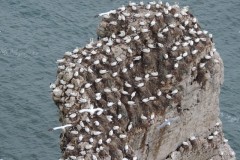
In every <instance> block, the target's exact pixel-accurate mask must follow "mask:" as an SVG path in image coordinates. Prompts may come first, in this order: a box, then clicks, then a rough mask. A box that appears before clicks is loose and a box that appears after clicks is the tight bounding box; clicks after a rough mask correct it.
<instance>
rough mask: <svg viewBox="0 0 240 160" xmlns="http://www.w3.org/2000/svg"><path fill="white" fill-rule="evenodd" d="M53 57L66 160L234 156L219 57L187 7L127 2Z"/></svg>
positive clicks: (223, 158)
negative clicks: (93, 34) (92, 34)
mask: <svg viewBox="0 0 240 160" xmlns="http://www.w3.org/2000/svg"><path fill="white" fill-rule="evenodd" d="M97 17H101V18H102V21H101V22H100V24H99V27H98V29H97V35H98V37H99V39H98V40H96V41H94V40H91V41H90V43H89V44H86V45H85V46H84V47H82V48H76V49H74V50H73V51H72V52H66V53H65V54H64V56H63V58H62V59H60V60H57V63H58V70H57V80H56V81H55V83H53V84H51V88H52V97H53V100H54V102H55V104H56V105H57V106H58V109H59V113H60V121H61V123H62V127H61V126H60V127H56V128H54V129H53V130H56V129H62V130H63V131H62V134H61V143H60V148H61V150H62V157H61V159H64V160H210V159H211V160H234V159H235V153H234V151H233V150H232V149H231V148H230V146H229V145H228V142H227V140H226V139H224V135H223V131H222V123H221V120H220V119H219V113H220V111H219V93H220V86H221V84H222V83H223V62H222V60H221V58H220V56H219V54H218V52H217V51H216V49H215V46H214V43H213V38H212V35H211V34H209V33H208V31H205V30H203V29H202V28H201V26H200V25H199V23H198V20H197V18H195V17H194V16H193V15H192V14H191V13H190V12H189V11H188V8H187V7H183V8H180V7H179V6H178V5H176V4H175V5H172V6H171V5H169V3H166V4H163V3H162V2H149V3H146V4H144V3H143V2H140V3H139V4H137V3H133V2H130V3H129V4H127V5H125V6H121V7H120V8H117V9H115V10H111V11H109V12H105V13H101V14H99V15H97Z"/></svg>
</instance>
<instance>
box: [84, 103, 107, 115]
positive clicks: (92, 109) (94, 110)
mask: <svg viewBox="0 0 240 160" xmlns="http://www.w3.org/2000/svg"><path fill="white" fill-rule="evenodd" d="M84 112H89V113H90V114H91V115H93V114H94V113H95V112H103V109H102V108H95V109H94V106H93V105H90V108H89V109H81V110H79V113H84Z"/></svg>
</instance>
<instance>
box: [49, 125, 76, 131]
mask: <svg viewBox="0 0 240 160" xmlns="http://www.w3.org/2000/svg"><path fill="white" fill-rule="evenodd" d="M71 126H72V124H66V125H64V126H59V127H54V128H51V129H49V130H48V131H55V130H58V129H63V130H64V129H65V128H66V127H71Z"/></svg>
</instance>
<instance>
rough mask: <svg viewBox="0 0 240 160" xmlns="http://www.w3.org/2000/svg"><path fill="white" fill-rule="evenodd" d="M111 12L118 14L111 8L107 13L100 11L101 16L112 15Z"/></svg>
mask: <svg viewBox="0 0 240 160" xmlns="http://www.w3.org/2000/svg"><path fill="white" fill-rule="evenodd" d="M110 14H116V10H110V11H108V12H105V13H100V14H98V16H99V17H101V16H104V15H110Z"/></svg>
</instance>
